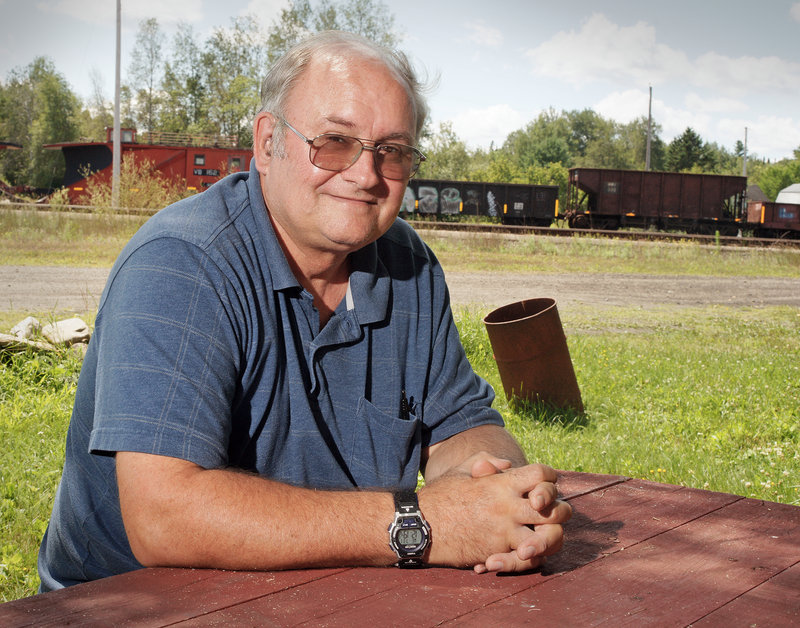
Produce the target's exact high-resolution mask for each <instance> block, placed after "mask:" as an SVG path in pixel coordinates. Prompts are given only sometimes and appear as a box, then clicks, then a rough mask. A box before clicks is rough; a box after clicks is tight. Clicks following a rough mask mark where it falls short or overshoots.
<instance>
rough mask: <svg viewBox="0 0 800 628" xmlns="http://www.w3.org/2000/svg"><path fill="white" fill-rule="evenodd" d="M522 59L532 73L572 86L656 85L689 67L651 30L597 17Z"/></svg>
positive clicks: (538, 47)
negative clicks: (594, 83)
mask: <svg viewBox="0 0 800 628" xmlns="http://www.w3.org/2000/svg"><path fill="white" fill-rule="evenodd" d="M525 56H526V57H527V58H528V59H529V60H530V61H531V63H532V65H533V71H534V72H535V73H537V74H543V75H545V76H552V77H558V78H561V79H563V80H566V81H567V82H569V83H572V84H575V85H581V84H582V83H584V82H586V81H612V82H617V83H621V84H630V83H631V82H635V83H639V84H647V83H657V82H660V81H662V80H664V79H666V78H667V77H670V76H675V75H681V74H684V73H685V72H686V70H688V68H689V60H688V58H687V57H686V55H685V54H684V53H682V52H680V51H677V50H673V49H671V48H669V47H668V46H665V45H663V44H659V43H658V42H657V41H656V31H655V28H654V27H653V26H650V25H649V24H646V23H645V22H637V23H636V24H635V25H633V26H627V27H621V26H618V25H616V24H614V23H612V22H611V21H609V20H608V18H606V17H605V16H604V15H601V14H598V13H595V14H594V15H592V16H591V17H590V18H589V19H588V20H587V21H586V22H584V23H583V25H582V27H581V30H580V31H574V30H572V31H561V32H559V33H556V34H555V35H554V36H553V37H552V38H551V39H550V40H548V41H546V42H544V43H543V44H541V45H539V46H537V47H536V48H533V49H531V50H528V51H527V52H526V53H525Z"/></svg>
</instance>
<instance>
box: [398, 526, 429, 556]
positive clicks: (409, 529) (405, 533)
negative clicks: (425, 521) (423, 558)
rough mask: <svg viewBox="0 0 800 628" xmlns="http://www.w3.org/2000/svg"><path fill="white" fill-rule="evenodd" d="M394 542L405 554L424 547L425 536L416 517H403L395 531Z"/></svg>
mask: <svg viewBox="0 0 800 628" xmlns="http://www.w3.org/2000/svg"><path fill="white" fill-rule="evenodd" d="M394 538H395V541H396V542H397V545H398V546H400V547H401V548H402V549H403V550H404V551H406V552H411V553H413V552H415V551H416V550H417V549H418V548H420V547H422V546H424V544H425V540H426V538H427V535H426V534H425V531H424V530H423V528H422V524H421V522H420V520H419V519H418V518H417V517H403V518H402V519H401V520H400V521H399V522H398V526H397V528H396V531H395V537H394Z"/></svg>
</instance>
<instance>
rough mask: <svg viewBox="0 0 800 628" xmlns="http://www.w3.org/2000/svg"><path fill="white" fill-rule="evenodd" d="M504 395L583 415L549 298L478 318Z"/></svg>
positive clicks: (574, 380) (579, 395)
mask: <svg viewBox="0 0 800 628" xmlns="http://www.w3.org/2000/svg"><path fill="white" fill-rule="evenodd" d="M483 322H484V324H485V325H486V331H487V333H488V334H489V342H490V343H491V345H492V351H493V352H494V359H495V361H496V362H497V368H498V370H499V371H500V379H501V380H502V382H503V388H504V389H505V392H506V397H508V399H509V400H510V401H512V402H513V401H515V400H517V401H520V400H521V401H531V402H535V401H539V402H543V403H546V404H548V405H551V406H555V407H559V408H572V409H573V410H576V411H577V412H583V401H582V400H581V391H580V388H579V387H578V380H577V379H576V377H575V369H574V368H573V366H572V359H571V358H570V355H569V348H568V347H567V337H566V335H565V334H564V328H563V327H562V325H561V318H560V317H559V315H558V308H557V307H556V302H555V300H554V299H550V298H539V299H527V300H525V301H518V302H516V303H511V304H509V305H504V306H503V307H500V308H498V309H496V310H493V311H492V312H490V313H489V314H487V315H486V317H485V318H484V319H483Z"/></svg>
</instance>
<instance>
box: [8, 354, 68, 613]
mask: <svg viewBox="0 0 800 628" xmlns="http://www.w3.org/2000/svg"><path fill="white" fill-rule="evenodd" d="M80 366H81V361H80V358H79V357H77V355H76V354H75V353H72V352H70V351H64V352H60V353H54V354H34V353H21V354H0V442H2V443H3V447H2V450H0V528H2V530H3V534H2V537H0V600H2V601H8V600H11V599H16V598H18V597H23V596H26V595H32V594H33V593H35V591H36V587H38V585H39V577H38V575H37V573H36V554H37V552H38V549H39V542H40V541H41V538H42V534H43V533H44V530H45V528H46V526H47V522H48V520H49V518H50V510H51V509H52V507H53V498H54V496H55V490H56V486H57V485H58V480H59V478H60V477H61V468H62V465H63V462H64V438H65V436H66V429H67V424H68V422H69V416H70V413H71V411H72V401H73V398H74V396H75V387H76V385H77V381H78V373H79V372H80Z"/></svg>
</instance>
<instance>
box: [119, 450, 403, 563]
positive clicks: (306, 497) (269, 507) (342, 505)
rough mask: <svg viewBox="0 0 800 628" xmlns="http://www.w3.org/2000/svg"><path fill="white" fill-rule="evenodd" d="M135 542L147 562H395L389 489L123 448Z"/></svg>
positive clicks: (124, 495) (124, 499) (124, 503)
mask: <svg viewBox="0 0 800 628" xmlns="http://www.w3.org/2000/svg"><path fill="white" fill-rule="evenodd" d="M117 471H118V482H119V486H120V504H121V507H122V514H123V520H124V522H125V529H126V532H127V533H128V538H129V541H130V544H131V548H132V550H133V552H134V555H135V556H136V558H137V560H139V562H141V563H142V564H144V565H146V566H180V567H215V568H223V569H245V570H248V569H254V570H256V569H259V570H261V569H288V568H298V567H326V566H341V565H390V564H392V563H393V562H394V561H395V560H396V557H395V556H394V553H393V552H392V551H391V549H390V548H389V545H388V533H387V527H388V525H389V523H390V522H391V521H392V517H393V513H394V505H393V500H392V496H391V494H390V493H381V492H366V491H343V492H331V491H316V490H313V489H303V488H297V487H293V486H289V485H286V484H281V483H279V482H274V481H271V480H267V479H264V478H262V477H259V476H256V475H251V474H245V473H240V472H236V471H231V470H205V469H202V468H200V467H197V466H196V465H193V464H191V463H188V462H186V461H183V460H176V459H174V458H165V457H162V456H149V455H146V454H130V453H125V452H121V453H119V454H117Z"/></svg>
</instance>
